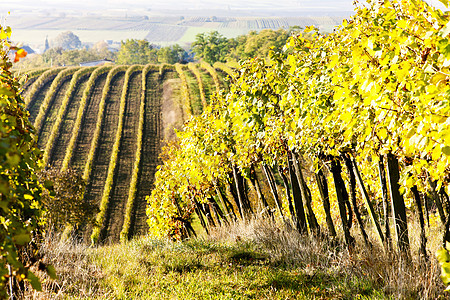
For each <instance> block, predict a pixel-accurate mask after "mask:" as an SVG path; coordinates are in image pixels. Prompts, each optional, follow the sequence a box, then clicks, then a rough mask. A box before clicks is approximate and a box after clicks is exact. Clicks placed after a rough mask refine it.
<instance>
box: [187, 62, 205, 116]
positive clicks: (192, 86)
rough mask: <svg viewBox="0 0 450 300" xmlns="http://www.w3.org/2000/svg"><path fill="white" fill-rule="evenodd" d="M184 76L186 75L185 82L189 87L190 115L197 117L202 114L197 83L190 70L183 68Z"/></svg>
mask: <svg viewBox="0 0 450 300" xmlns="http://www.w3.org/2000/svg"><path fill="white" fill-rule="evenodd" d="M184 74H185V75H186V81H187V84H188V87H189V95H190V97H191V108H192V114H193V115H194V116H198V115H200V114H201V113H202V112H203V104H202V99H201V97H200V89H199V87H198V81H197V78H196V77H195V74H194V73H193V72H192V71H191V70H189V69H187V68H185V69H184Z"/></svg>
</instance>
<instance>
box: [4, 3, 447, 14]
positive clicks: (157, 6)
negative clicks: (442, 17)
mask: <svg viewBox="0 0 450 300" xmlns="http://www.w3.org/2000/svg"><path fill="white" fill-rule="evenodd" d="M360 1H363V0H360ZM426 1H427V2H429V3H431V4H432V5H434V6H437V7H439V8H443V5H442V4H440V3H439V1H438V0H426ZM353 8H354V7H353V0H76V1H74V0H21V1H17V0H0V13H5V12H7V11H11V12H14V11H21V10H24V9H25V10H29V9H38V10H45V9H50V10H55V9H56V10H108V9H109V10H117V9H120V10H137V9H145V10H154V11H155V10H156V11H157V10H167V9H170V10H177V11H180V10H211V9H213V10H247V11H251V10H257V11H260V10H265V11H273V12H276V11H290V10H291V11H306V12H307V11H323V12H333V11H353Z"/></svg>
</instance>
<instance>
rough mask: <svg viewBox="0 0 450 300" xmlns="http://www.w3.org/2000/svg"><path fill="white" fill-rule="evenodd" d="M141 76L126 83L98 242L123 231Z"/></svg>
mask: <svg viewBox="0 0 450 300" xmlns="http://www.w3.org/2000/svg"><path fill="white" fill-rule="evenodd" d="M141 73H142V71H141V70H139V71H136V72H134V73H133V74H132V75H131V77H130V81H129V87H128V93H127V99H126V105H125V114H124V127H123V131H122V137H121V141H120V146H119V156H118V159H117V165H116V170H115V176H114V179H113V186H112V189H111V194H110V199H109V205H108V209H107V212H106V218H105V222H104V227H103V229H102V233H101V235H100V240H112V241H117V240H119V237H120V231H121V230H122V225H123V220H124V215H125V207H126V203H127V198H128V190H129V187H130V181H131V177H132V172H133V163H134V160H135V156H136V145H137V131H138V127H139V105H140V101H141V90H142V87H141V83H142V78H141V76H142V75H141Z"/></svg>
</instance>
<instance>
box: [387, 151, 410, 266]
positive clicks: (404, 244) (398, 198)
mask: <svg viewBox="0 0 450 300" xmlns="http://www.w3.org/2000/svg"><path fill="white" fill-rule="evenodd" d="M386 158H387V177H388V186H389V192H390V194H391V206H392V213H393V217H394V225H395V234H396V238H397V247H398V250H399V252H400V254H401V256H402V258H403V259H406V260H407V261H409V260H410V247H409V237H408V223H407V219H406V207H405V201H404V199H403V196H402V195H401V194H400V191H399V187H400V186H399V183H398V182H399V179H400V173H399V166H398V159H397V157H396V156H395V155H393V154H392V153H388V154H387V155H386Z"/></svg>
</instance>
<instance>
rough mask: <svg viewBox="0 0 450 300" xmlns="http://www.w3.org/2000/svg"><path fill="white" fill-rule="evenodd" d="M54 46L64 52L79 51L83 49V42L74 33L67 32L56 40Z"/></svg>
mask: <svg viewBox="0 0 450 300" xmlns="http://www.w3.org/2000/svg"><path fill="white" fill-rule="evenodd" d="M54 46H55V47H61V48H63V49H64V50H72V49H79V48H81V41H80V38H79V37H78V36H77V35H75V34H74V33H73V32H72V31H65V32H63V33H60V34H59V35H58V36H57V37H56V38H55V41H54Z"/></svg>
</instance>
